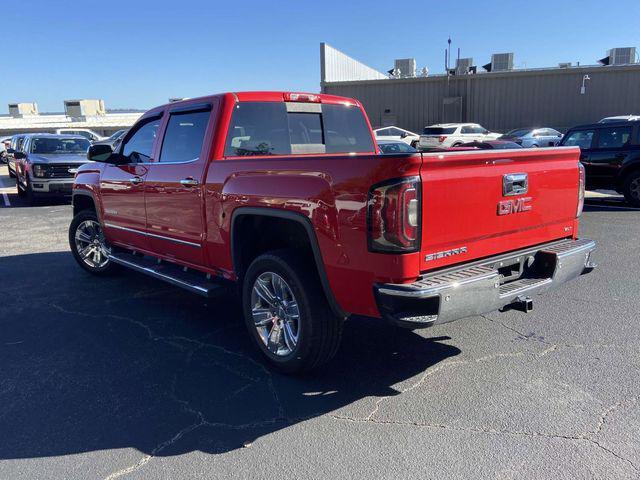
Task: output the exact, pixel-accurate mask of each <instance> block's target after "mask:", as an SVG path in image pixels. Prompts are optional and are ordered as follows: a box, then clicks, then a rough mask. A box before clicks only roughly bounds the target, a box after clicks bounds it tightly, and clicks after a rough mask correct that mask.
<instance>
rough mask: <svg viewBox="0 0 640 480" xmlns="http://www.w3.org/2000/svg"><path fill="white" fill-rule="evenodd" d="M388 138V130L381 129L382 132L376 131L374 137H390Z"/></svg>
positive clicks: (389, 131)
mask: <svg viewBox="0 0 640 480" xmlns="http://www.w3.org/2000/svg"><path fill="white" fill-rule="evenodd" d="M390 136H391V129H390V128H383V129H382V130H377V131H376V137H390Z"/></svg>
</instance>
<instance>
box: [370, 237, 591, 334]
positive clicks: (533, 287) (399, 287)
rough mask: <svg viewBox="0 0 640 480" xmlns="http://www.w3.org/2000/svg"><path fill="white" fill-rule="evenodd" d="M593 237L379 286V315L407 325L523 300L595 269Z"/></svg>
mask: <svg viewBox="0 0 640 480" xmlns="http://www.w3.org/2000/svg"><path fill="white" fill-rule="evenodd" d="M595 248H596V243H595V242H594V241H593V240H587V239H579V240H560V241H556V242H551V243H547V244H544V245H538V246H537V247H532V248H527V249H523V250H518V251H516V252H511V253H509V254H506V255H499V256H495V257H491V258H488V259H484V260H481V261H478V262H473V263H469V264H465V265H462V266H458V267H453V268H448V269H445V270H439V271H437V272H434V273H428V274H426V275H424V276H422V277H420V279H418V280H417V281H416V282H414V283H411V284H378V285H376V286H375V288H374V290H375V295H376V299H377V302H378V308H379V310H380V313H381V314H382V316H383V317H385V318H387V319H389V320H391V321H393V322H395V323H398V324H400V325H402V326H408V327H412V328H419V327H426V326H431V325H434V324H436V323H444V322H450V321H452V320H457V319H459V318H464V317H468V316H471V315H478V314H482V313H487V312H491V311H494V310H498V309H501V308H504V307H508V306H517V305H520V304H523V302H525V303H526V304H527V305H530V299H529V297H530V296H531V295H534V294H540V293H542V292H545V291H547V290H550V289H552V288H556V287H558V286H560V285H562V284H563V283H566V282H568V281H570V280H573V279H574V278H576V277H578V276H579V275H581V274H582V273H584V272H585V271H590V270H592V269H593V268H594V267H595V264H593V263H592V262H591V253H592V252H593V251H594V250H595Z"/></svg>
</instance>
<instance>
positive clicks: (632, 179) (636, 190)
mask: <svg viewBox="0 0 640 480" xmlns="http://www.w3.org/2000/svg"><path fill="white" fill-rule="evenodd" d="M622 193H623V194H624V198H625V200H626V201H627V203H630V204H631V205H633V206H634V207H640V171H638V172H633V173H632V174H630V175H629V176H628V177H627V178H626V179H625V181H624V183H623V186H622Z"/></svg>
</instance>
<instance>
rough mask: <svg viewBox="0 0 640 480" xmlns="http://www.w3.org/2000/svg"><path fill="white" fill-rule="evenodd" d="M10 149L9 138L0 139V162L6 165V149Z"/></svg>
mask: <svg viewBox="0 0 640 480" xmlns="http://www.w3.org/2000/svg"><path fill="white" fill-rule="evenodd" d="M8 148H11V136H9V137H1V138H0V162H2V163H7V149H8Z"/></svg>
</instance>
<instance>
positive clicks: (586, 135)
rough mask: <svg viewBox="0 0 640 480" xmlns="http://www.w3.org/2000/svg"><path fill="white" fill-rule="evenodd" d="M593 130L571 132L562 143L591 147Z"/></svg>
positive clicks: (571, 145)
mask: <svg viewBox="0 0 640 480" xmlns="http://www.w3.org/2000/svg"><path fill="white" fill-rule="evenodd" d="M592 140H593V130H576V131H574V132H570V133H568V134H567V136H566V137H564V139H563V140H562V145H564V146H570V147H575V146H577V147H580V148H591V141H592Z"/></svg>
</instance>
